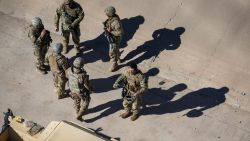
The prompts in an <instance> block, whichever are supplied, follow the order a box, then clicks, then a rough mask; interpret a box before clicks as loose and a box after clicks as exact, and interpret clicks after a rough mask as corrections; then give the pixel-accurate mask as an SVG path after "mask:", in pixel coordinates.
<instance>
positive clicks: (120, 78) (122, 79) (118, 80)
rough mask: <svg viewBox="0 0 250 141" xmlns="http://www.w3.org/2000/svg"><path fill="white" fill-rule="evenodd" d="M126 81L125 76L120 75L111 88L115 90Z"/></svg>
mask: <svg viewBox="0 0 250 141" xmlns="http://www.w3.org/2000/svg"><path fill="white" fill-rule="evenodd" d="M125 79H126V77H125V75H124V74H121V75H120V76H119V77H118V78H117V79H116V81H115V83H114V85H113V87H114V88H117V87H118V86H119V84H121V83H122V82H124V81H125Z"/></svg>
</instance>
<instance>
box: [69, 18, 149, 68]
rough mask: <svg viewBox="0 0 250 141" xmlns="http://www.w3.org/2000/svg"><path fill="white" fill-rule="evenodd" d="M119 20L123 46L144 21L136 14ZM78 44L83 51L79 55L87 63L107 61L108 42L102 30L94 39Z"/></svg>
mask: <svg viewBox="0 0 250 141" xmlns="http://www.w3.org/2000/svg"><path fill="white" fill-rule="evenodd" d="M121 22H122V25H123V28H124V35H123V39H122V41H121V48H125V47H126V46H127V42H128V41H129V40H130V39H132V38H133V36H134V34H135V33H136V31H137V30H138V29H139V26H140V25H141V24H143V23H144V17H143V16H141V15H138V16H135V17H131V18H129V19H127V18H125V19H122V20H121ZM100 24H101V23H100ZM80 46H81V47H82V49H81V52H84V54H83V55H80V56H82V57H84V59H85V60H86V62H87V63H93V62H96V61H98V60H102V61H103V62H107V61H109V56H108V52H109V43H108V42H107V39H106V37H105V36H104V32H102V33H101V34H100V35H99V36H98V37H96V38H95V39H92V40H88V41H85V42H82V43H81V44H80ZM72 59H74V58H72Z"/></svg>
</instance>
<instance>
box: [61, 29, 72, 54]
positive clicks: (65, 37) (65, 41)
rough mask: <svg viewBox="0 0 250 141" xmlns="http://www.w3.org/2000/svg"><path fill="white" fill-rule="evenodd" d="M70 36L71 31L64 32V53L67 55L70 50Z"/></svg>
mask: <svg viewBox="0 0 250 141" xmlns="http://www.w3.org/2000/svg"><path fill="white" fill-rule="evenodd" d="M69 36H70V32H69V31H65V30H63V31H62V40H63V53H64V54H66V53H68V50H69Z"/></svg>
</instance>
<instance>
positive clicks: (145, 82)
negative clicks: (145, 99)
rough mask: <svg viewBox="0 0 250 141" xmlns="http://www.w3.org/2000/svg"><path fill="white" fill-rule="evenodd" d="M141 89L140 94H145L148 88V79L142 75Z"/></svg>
mask: <svg viewBox="0 0 250 141" xmlns="http://www.w3.org/2000/svg"><path fill="white" fill-rule="evenodd" d="M140 87H141V88H140V89H139V90H138V92H137V93H138V94H143V93H144V92H146V91H147V90H148V79H147V78H146V77H145V76H142V78H141V81H140Z"/></svg>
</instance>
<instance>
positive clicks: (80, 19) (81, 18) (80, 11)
mask: <svg viewBox="0 0 250 141" xmlns="http://www.w3.org/2000/svg"><path fill="white" fill-rule="evenodd" d="M77 15H78V17H77V19H75V20H74V22H73V23H72V24H71V27H73V28H74V27H76V26H77V25H79V24H80V22H81V21H82V20H83V18H84V12H83V10H82V8H79V9H78V10H77Z"/></svg>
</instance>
